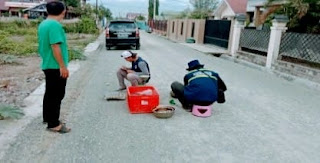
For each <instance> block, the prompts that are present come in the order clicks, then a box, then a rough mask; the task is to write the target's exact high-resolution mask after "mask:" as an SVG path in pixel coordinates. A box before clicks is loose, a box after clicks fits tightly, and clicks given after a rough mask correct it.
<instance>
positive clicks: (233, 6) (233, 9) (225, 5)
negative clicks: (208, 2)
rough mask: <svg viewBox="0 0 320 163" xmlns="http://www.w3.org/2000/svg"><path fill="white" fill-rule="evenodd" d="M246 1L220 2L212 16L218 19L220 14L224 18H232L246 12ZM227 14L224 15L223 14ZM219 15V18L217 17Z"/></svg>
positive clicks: (231, 0) (224, 0) (228, 0)
mask: <svg viewBox="0 0 320 163" xmlns="http://www.w3.org/2000/svg"><path fill="white" fill-rule="evenodd" d="M247 2H248V0H223V1H221V2H220V4H219V6H218V8H217V9H216V10H215V11H214V12H213V15H214V16H218V17H220V16H221V14H222V13H224V14H223V15H224V16H226V17H233V16H236V15H237V14H241V13H246V12H247ZM226 11H227V12H228V14H226V13H225V12H226ZM219 15H220V16H219Z"/></svg>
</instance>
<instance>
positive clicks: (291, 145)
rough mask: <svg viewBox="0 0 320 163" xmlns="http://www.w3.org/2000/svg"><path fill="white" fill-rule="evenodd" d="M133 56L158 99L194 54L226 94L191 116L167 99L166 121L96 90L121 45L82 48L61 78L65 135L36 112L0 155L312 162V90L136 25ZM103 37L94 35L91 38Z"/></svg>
mask: <svg viewBox="0 0 320 163" xmlns="http://www.w3.org/2000/svg"><path fill="white" fill-rule="evenodd" d="M141 35H142V36H141V37H142V46H141V50H139V51H138V53H139V55H140V56H142V57H143V58H144V59H145V60H147V61H148V62H149V64H150V68H151V73H152V79H151V81H150V83H149V84H151V85H154V86H155V87H156V88H157V89H158V91H159V93H160V103H161V104H168V101H169V100H170V98H169V96H168V94H169V91H170V83H171V82H172V81H175V80H177V81H182V78H183V76H184V74H185V73H186V70H185V68H186V67H187V65H186V63H187V62H188V61H190V60H192V59H199V60H200V62H202V63H203V64H205V67H207V68H209V69H213V70H216V71H217V72H218V73H219V74H220V76H221V77H222V79H224V81H225V83H226V84H227V86H228V91H227V92H226V99H227V102H226V103H225V104H223V105H219V104H214V106H213V115H212V116H211V117H209V118H197V117H194V116H192V115H191V114H190V113H189V112H185V111H184V110H182V109H181V108H180V106H176V109H177V110H176V112H175V115H174V116H173V117H172V118H170V119H156V118H155V117H153V116H152V115H151V114H135V115H132V114H130V113H128V109H127V105H126V102H124V101H120V102H119V101H118V102H107V101H105V100H104V99H103V96H104V94H105V93H107V92H111V91H113V90H115V89H117V88H118V85H117V79H116V75H115V72H116V71H117V68H118V67H119V66H121V65H124V64H126V63H125V61H124V60H123V59H122V58H121V57H120V54H121V52H122V51H123V49H120V50H119V49H113V50H111V51H106V50H105V49H104V48H102V49H101V50H99V51H97V52H96V53H94V54H92V55H90V56H89V58H88V60H87V61H86V62H83V63H82V65H81V68H80V70H79V71H78V72H76V73H75V74H74V75H73V76H72V77H71V78H70V80H69V82H68V94H67V96H68V97H67V98H66V99H65V101H64V104H63V108H62V109H63V113H62V115H63V116H62V117H63V118H64V119H66V120H67V123H68V124H69V126H71V127H72V132H71V133H70V134H65V135H59V134H55V133H50V132H47V131H45V126H43V125H42V124H41V117H39V118H37V119H35V120H34V121H33V122H32V123H31V125H29V126H28V127H26V128H25V130H24V132H23V133H21V134H20V135H19V136H18V137H17V140H16V141H15V142H14V143H12V144H11V147H10V148H9V149H8V151H7V152H6V154H5V156H4V157H3V159H2V160H0V162H124V163H127V162H139V163H140V162H146V163H149V162H208V163H209V162H210V163H211V162H281V163H282V162H319V160H320V155H319V152H320V137H319V135H320V124H319V117H320V107H319V106H320V100H319V99H320V93H319V91H318V90H315V89H310V88H308V87H305V86H303V85H300V84H298V83H294V82H290V81H286V80H284V79H282V78H279V77H276V76H274V75H272V74H270V73H266V72H264V71H261V70H259V69H254V68H252V67H246V66H243V65H240V64H236V63H233V62H231V61H228V60H224V59H221V58H217V57H213V56H211V55H206V54H202V53H200V52H197V51H195V50H193V49H191V48H189V47H186V46H183V45H181V44H177V43H173V42H170V41H168V40H166V39H163V38H161V37H157V36H154V35H150V34H146V33H142V34H141ZM101 42H102V43H103V40H101Z"/></svg>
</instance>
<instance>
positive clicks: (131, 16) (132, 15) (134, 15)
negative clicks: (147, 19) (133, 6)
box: [126, 13, 144, 20]
mask: <svg viewBox="0 0 320 163" xmlns="http://www.w3.org/2000/svg"><path fill="white" fill-rule="evenodd" d="M138 16H144V15H143V14H141V13H127V16H126V18H127V19H129V20H135V19H136V18H137V17H138Z"/></svg>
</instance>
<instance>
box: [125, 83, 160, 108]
mask: <svg viewBox="0 0 320 163" xmlns="http://www.w3.org/2000/svg"><path fill="white" fill-rule="evenodd" d="M146 90H151V91H152V93H151V94H148V95H141V94H140V93H139V92H142V91H146ZM127 101H128V106H129V111H130V113H152V109H154V108H155V107H157V106H158V105H159V93H158V92H157V90H156V89H155V88H154V87H153V86H131V87H129V88H128V89H127Z"/></svg>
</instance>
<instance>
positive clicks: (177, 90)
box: [171, 81, 213, 109]
mask: <svg viewBox="0 0 320 163" xmlns="http://www.w3.org/2000/svg"><path fill="white" fill-rule="evenodd" d="M171 90H172V92H173V93H174V95H175V97H176V98H178V100H179V101H180V102H181V104H182V107H183V108H185V109H191V108H192V106H193V104H196V105H201V106H209V105H211V104H212V103H213V102H200V101H193V102H191V101H187V100H186V99H185V97H184V93H183V91H184V85H183V84H181V83H179V82H177V81H175V82H173V83H172V84H171Z"/></svg>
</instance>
